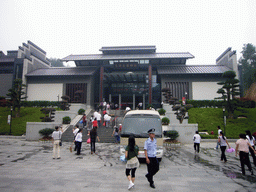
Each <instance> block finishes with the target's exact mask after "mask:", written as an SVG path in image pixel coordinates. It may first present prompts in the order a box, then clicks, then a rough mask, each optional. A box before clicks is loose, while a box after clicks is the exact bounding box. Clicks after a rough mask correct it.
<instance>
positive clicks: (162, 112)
mask: <svg viewBox="0 0 256 192" xmlns="http://www.w3.org/2000/svg"><path fill="white" fill-rule="evenodd" d="M165 112H166V110H164V109H163V108H161V109H159V110H158V113H159V114H160V115H165Z"/></svg>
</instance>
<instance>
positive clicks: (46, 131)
mask: <svg viewBox="0 0 256 192" xmlns="http://www.w3.org/2000/svg"><path fill="white" fill-rule="evenodd" d="M53 131H54V129H51V128H45V129H41V130H40V131H39V133H40V134H41V135H42V136H43V138H42V140H44V141H45V140H51V139H52V137H50V135H51V134H52V132H53Z"/></svg>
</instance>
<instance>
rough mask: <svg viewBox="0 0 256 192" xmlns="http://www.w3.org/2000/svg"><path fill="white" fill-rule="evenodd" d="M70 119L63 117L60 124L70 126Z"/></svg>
mask: <svg viewBox="0 0 256 192" xmlns="http://www.w3.org/2000/svg"><path fill="white" fill-rule="evenodd" d="M70 122H71V118H70V117H69V116H66V117H63V119H62V124H70Z"/></svg>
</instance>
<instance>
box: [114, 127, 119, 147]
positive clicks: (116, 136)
mask: <svg viewBox="0 0 256 192" xmlns="http://www.w3.org/2000/svg"><path fill="white" fill-rule="evenodd" d="M113 136H114V137H115V144H118V143H119V141H120V137H119V129H118V127H117V126H114V130H113V133H112V137H113Z"/></svg>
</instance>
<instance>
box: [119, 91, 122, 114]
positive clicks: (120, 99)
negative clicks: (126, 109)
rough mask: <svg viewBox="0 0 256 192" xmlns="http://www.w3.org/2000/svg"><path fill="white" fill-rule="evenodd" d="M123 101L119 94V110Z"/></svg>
mask: <svg viewBox="0 0 256 192" xmlns="http://www.w3.org/2000/svg"><path fill="white" fill-rule="evenodd" d="M121 101H122V98H121V94H119V110H121Z"/></svg>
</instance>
